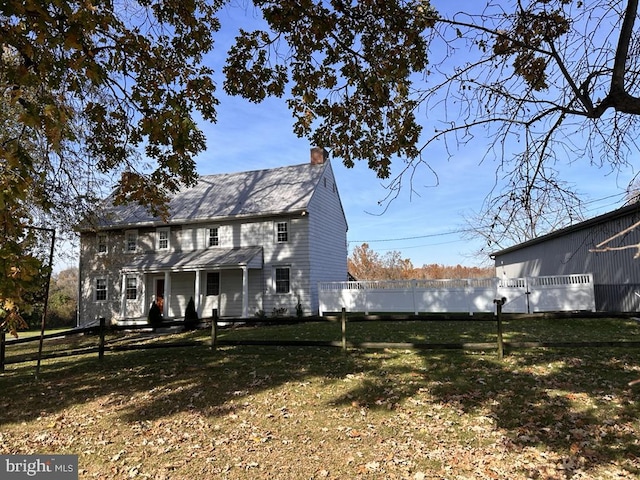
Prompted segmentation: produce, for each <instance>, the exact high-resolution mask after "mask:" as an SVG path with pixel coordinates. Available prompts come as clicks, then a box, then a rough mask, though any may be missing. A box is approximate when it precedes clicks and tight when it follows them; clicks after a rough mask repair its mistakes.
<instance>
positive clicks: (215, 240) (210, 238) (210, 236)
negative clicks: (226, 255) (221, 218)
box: [207, 227, 220, 247]
mask: <svg viewBox="0 0 640 480" xmlns="http://www.w3.org/2000/svg"><path fill="white" fill-rule="evenodd" d="M218 245H220V236H219V231H218V227H211V228H208V229H207V246H208V247H217V246H218Z"/></svg>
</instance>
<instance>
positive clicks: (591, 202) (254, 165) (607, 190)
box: [197, 1, 633, 266]
mask: <svg viewBox="0 0 640 480" xmlns="http://www.w3.org/2000/svg"><path fill="white" fill-rule="evenodd" d="M432 3H433V4H434V5H435V6H436V8H438V7H440V8H442V5H444V3H443V2H438V1H433V2H432ZM445 8H446V7H445ZM221 21H222V25H223V28H225V27H228V28H229V30H228V31H229V32H230V33H229V34H227V33H226V32H227V30H223V31H222V32H221V33H222V36H219V37H217V38H218V40H217V44H216V50H215V52H213V53H212V54H211V55H210V57H209V58H210V61H211V63H212V66H213V67H214V68H215V69H216V70H217V71H219V70H220V69H221V65H222V57H223V55H224V54H226V51H227V49H228V47H229V45H230V44H231V42H232V39H233V35H235V30H234V29H235V28H237V26H238V25H242V26H243V27H244V28H246V29H251V28H253V27H256V26H257V25H259V20H258V19H257V18H256V15H255V14H254V13H252V12H251V11H244V12H243V11H242V9H241V8H229V7H227V8H226V9H225V10H224V11H223V14H222V17H221ZM219 98H220V106H219V108H218V117H217V120H218V121H217V123H216V124H215V125H206V124H202V125H201V127H202V128H203V130H204V132H205V134H206V136H207V138H208V148H207V151H206V152H205V153H203V154H202V155H200V156H199V158H198V159H197V168H198V171H199V173H201V174H212V173H223V172H234V171H241V170H254V169H263V168H271V167H277V166H282V165H291V164H298V163H304V162H306V161H308V160H309V149H310V147H311V145H310V144H309V142H308V140H306V139H300V138H297V137H296V136H295V134H294V133H293V129H292V123H293V119H292V117H291V114H290V112H289V111H288V110H287V108H286V104H285V99H267V100H266V101H265V102H263V103H261V104H258V105H255V104H251V103H249V102H247V101H245V100H242V99H238V98H229V97H226V96H225V95H224V94H223V92H222V88H221V84H219ZM437 116H438V112H437V111H433V110H431V111H429V117H430V118H431V119H432V120H433V119H434V118H437ZM490 141H491V139H490V138H486V137H484V138H482V136H478V137H476V138H475V139H474V141H473V142H472V143H469V144H467V145H465V146H464V147H460V148H459V149H457V150H454V155H453V157H452V158H449V155H447V153H446V151H445V150H444V148H443V146H442V145H441V144H436V145H434V146H433V148H430V150H428V152H427V155H426V158H427V160H428V161H429V162H430V164H431V165H432V166H433V167H434V169H435V171H436V173H437V175H438V179H437V186H436V185H435V183H436V179H435V178H434V176H433V173H432V172H430V171H429V170H428V169H427V168H421V169H419V170H418V171H417V172H416V174H415V177H414V179H413V189H412V190H411V189H409V188H408V186H405V188H404V189H403V191H402V192H401V194H400V195H399V196H398V197H397V198H396V199H395V200H394V201H393V202H391V203H390V204H389V205H388V206H386V208H385V207H381V206H380V205H379V203H378V202H379V201H381V200H383V199H384V198H385V197H386V196H387V193H388V191H387V189H385V183H384V182H383V181H381V180H379V179H377V178H376V176H375V174H374V173H373V172H372V171H370V170H369V169H368V168H367V167H366V164H359V165H356V166H355V167H354V168H352V169H348V168H346V167H344V166H343V164H342V162H341V160H340V159H339V158H332V159H331V162H332V166H333V169H334V172H335V174H336V177H337V184H338V188H339V191H340V196H341V199H342V203H343V207H344V209H345V212H346V216H347V221H348V223H349V231H348V241H349V247H350V250H349V251H350V252H351V249H352V248H353V247H354V246H357V245H360V244H361V243H364V242H367V243H369V244H370V246H371V248H372V249H373V250H375V251H376V252H378V253H381V254H384V253H386V252H388V251H392V250H396V251H399V252H401V254H402V256H403V258H410V259H411V261H412V262H413V265H414V266H422V265H423V264H431V263H439V264H445V265H456V264H462V265H468V266H475V265H478V264H480V263H481V262H482V261H483V260H485V261H486V259H485V258H478V257H476V256H474V253H475V251H477V250H478V249H479V247H480V246H481V242H480V241H475V242H474V241H470V240H468V239H467V238H465V237H464V236H463V235H462V233H460V230H463V229H467V228H468V226H467V225H466V224H465V221H464V217H465V216H470V215H471V214H472V213H473V212H474V211H479V210H480V208H481V206H482V203H483V201H484V200H485V198H486V196H487V194H488V193H489V192H490V191H491V189H492V187H493V186H494V183H495V176H496V168H497V164H496V163H495V162H494V161H492V160H485V161H483V160H482V159H483V155H484V153H485V152H486V151H487V148H488V147H489V144H490ZM324 147H326V148H327V149H328V150H330V149H331V146H330V145H324ZM575 160H576V161H575V162H574V163H573V164H571V165H565V166H556V168H558V169H559V170H560V172H561V174H562V176H563V178H564V180H566V181H567V182H569V183H571V184H573V185H575V186H576V188H577V189H578V190H579V191H580V192H581V193H582V196H583V199H584V200H585V201H586V202H587V204H586V208H585V213H586V214H587V216H588V217H591V216H595V215H598V214H601V213H604V212H606V211H609V210H612V209H614V208H616V207H618V206H620V205H621V201H622V199H623V197H624V190H625V188H626V186H627V183H628V182H629V180H630V179H631V177H632V176H633V172H632V171H631V169H627V170H625V171H623V172H620V173H618V172H611V170H610V169H607V168H606V167H603V168H600V169H599V168H596V167H592V166H590V161H589V160H588V159H575ZM400 165H401V163H400V161H398V163H397V164H396V168H397V169H399V168H400ZM394 171H397V170H395V169H393V167H392V173H393V172H394ZM385 205H386V204H385Z"/></svg>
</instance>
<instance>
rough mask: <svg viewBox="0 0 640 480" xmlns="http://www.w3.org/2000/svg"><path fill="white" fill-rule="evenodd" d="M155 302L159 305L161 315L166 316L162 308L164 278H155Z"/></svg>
mask: <svg viewBox="0 0 640 480" xmlns="http://www.w3.org/2000/svg"><path fill="white" fill-rule="evenodd" d="M155 301H156V303H157V304H158V307H160V311H161V312H162V315H163V316H166V313H167V312H165V310H164V278H156V299H155Z"/></svg>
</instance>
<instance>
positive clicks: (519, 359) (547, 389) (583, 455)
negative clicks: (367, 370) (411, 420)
mask: <svg viewBox="0 0 640 480" xmlns="http://www.w3.org/2000/svg"><path fill="white" fill-rule="evenodd" d="M611 352H615V350H613V349H602V350H597V349H596V350H591V351H589V352H585V351H581V352H577V351H568V350H560V351H556V352H552V351H547V350H531V351H527V352H518V353H517V354H514V355H512V356H510V357H508V358H506V359H505V361H504V362H500V361H499V360H498V359H497V357H494V356H492V355H479V354H475V355H467V354H463V353H460V352H446V353H434V352H424V351H423V352H422V353H421V354H420V355H421V357H422V359H423V368H422V369H421V370H419V371H416V370H415V369H411V368H409V369H407V368H406V367H403V366H398V367H396V368H394V369H387V371H384V372H380V373H382V374H381V375H379V376H375V375H373V376H371V378H369V379H368V380H366V381H364V382H361V384H360V386H359V387H358V388H356V389H354V390H352V391H350V392H348V393H347V394H345V395H343V396H342V397H341V398H340V399H338V401H339V402H341V403H343V404H349V403H352V402H353V401H354V399H356V401H358V402H359V403H360V404H362V405H366V406H367V407H369V408H373V409H375V408H390V406H391V405H392V404H393V402H396V403H397V402H400V401H401V400H402V399H404V398H409V397H411V398H412V399H413V400H414V401H417V402H420V403H422V404H423V405H424V404H426V403H432V404H435V403H439V404H440V405H444V406H446V407H448V408H450V409H451V410H453V411H455V412H457V413H458V415H467V414H469V415H478V416H485V417H490V418H492V419H493V424H494V425H495V427H496V428H497V429H499V430H501V431H503V432H504V433H505V434H506V435H507V437H508V439H509V443H510V446H511V447H512V448H514V449H523V448H526V447H531V446H533V447H535V446H537V445H541V446H545V447H547V448H548V449H550V450H552V451H554V452H556V453H557V454H558V455H560V456H561V457H562V458H563V461H564V462H565V463H564V468H565V469H566V473H567V477H570V476H571V474H572V471H575V470H576V469H578V468H581V469H583V470H586V471H588V470H589V469H591V468H594V467H596V466H598V465H607V464H609V463H616V464H617V465H618V466H620V467H621V468H625V469H626V470H627V471H628V472H629V474H630V476H632V477H633V478H638V476H640V470H639V469H638V468H636V466H637V465H638V462H639V460H640V444H639V442H638V435H639V433H640V429H639V428H638V417H639V413H640V408H639V405H638V401H637V398H638V396H639V395H640V389H635V390H634V389H633V388H630V387H628V386H627V383H628V382H629V381H630V380H633V379H635V378H637V376H638V374H637V373H635V374H634V373H633V372H632V371H630V369H629V368H628V366H629V365H633V366H635V365H638V363H639V362H638V360H639V358H638V355H637V354H635V351H633V350H632V351H629V350H619V351H618V352H617V355H616V356H615V357H611ZM401 378H404V381H398V379H401ZM390 402H391V403H390ZM533 468H535V467H533ZM529 473H530V474H531V475H533V477H534V478H537V476H538V475H539V474H540V472H536V471H532V472H529Z"/></svg>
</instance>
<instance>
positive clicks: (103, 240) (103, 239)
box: [98, 233, 107, 253]
mask: <svg viewBox="0 0 640 480" xmlns="http://www.w3.org/2000/svg"><path fill="white" fill-rule="evenodd" d="M98 253H107V234H106V233H99V234H98Z"/></svg>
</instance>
